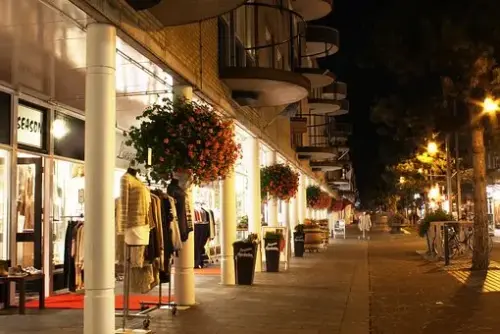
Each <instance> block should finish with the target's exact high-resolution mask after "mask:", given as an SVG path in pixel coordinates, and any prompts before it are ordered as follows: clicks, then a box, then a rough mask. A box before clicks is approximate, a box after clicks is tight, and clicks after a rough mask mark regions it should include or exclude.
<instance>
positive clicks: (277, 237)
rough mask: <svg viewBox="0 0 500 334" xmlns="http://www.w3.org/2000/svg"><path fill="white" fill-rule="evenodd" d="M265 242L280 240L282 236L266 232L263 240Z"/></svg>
mask: <svg viewBox="0 0 500 334" xmlns="http://www.w3.org/2000/svg"><path fill="white" fill-rule="evenodd" d="M264 239H266V240H282V239H283V234H281V233H278V232H271V231H269V232H266V236H265V238H264Z"/></svg>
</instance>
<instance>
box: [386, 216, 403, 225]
mask: <svg viewBox="0 0 500 334" xmlns="http://www.w3.org/2000/svg"><path fill="white" fill-rule="evenodd" d="M405 221H406V219H405V217H404V216H403V215H402V214H400V213H395V214H393V215H391V216H390V217H389V221H388V224H389V226H398V225H404V223H405Z"/></svg>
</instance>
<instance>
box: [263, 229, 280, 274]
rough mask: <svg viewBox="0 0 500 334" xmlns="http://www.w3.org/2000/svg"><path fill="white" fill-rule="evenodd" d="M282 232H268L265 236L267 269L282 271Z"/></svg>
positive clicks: (269, 270)
mask: <svg viewBox="0 0 500 334" xmlns="http://www.w3.org/2000/svg"><path fill="white" fill-rule="evenodd" d="M281 239H282V236H281V234H278V233H271V232H268V233H266V237H265V238H264V248H265V251H266V271H267V272H271V273H277V272H279V271H280V248H281V243H282V242H281Z"/></svg>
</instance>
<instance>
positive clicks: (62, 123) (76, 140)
mask: <svg viewBox="0 0 500 334" xmlns="http://www.w3.org/2000/svg"><path fill="white" fill-rule="evenodd" d="M52 136H53V137H54V154H55V155H57V156H61V157H65V158H71V159H76V160H84V158H85V157H84V151H85V150H84V144H85V143H84V142H85V121H84V120H82V119H78V118H75V117H71V116H68V115H66V114H63V113H61V112H58V111H56V112H55V115H54V122H53V124H52Z"/></svg>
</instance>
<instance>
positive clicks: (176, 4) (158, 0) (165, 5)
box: [124, 0, 246, 29]
mask: <svg viewBox="0 0 500 334" xmlns="http://www.w3.org/2000/svg"><path fill="white" fill-rule="evenodd" d="M124 1H125V2H126V3H127V4H128V5H129V6H130V7H132V8H133V9H134V10H136V11H148V12H149V13H150V14H151V15H153V16H154V17H155V19H156V20H158V22H159V23H160V25H161V26H163V27H172V26H180V25H184V24H189V23H194V22H200V21H204V20H208V19H211V18H214V17H217V16H220V15H222V14H225V13H228V12H230V11H232V10H234V9H236V8H238V7H239V6H241V5H243V3H245V1H246V0H147V1H144V0H124ZM141 28H143V29H147V28H148V27H141Z"/></svg>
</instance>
